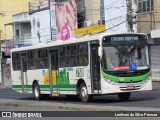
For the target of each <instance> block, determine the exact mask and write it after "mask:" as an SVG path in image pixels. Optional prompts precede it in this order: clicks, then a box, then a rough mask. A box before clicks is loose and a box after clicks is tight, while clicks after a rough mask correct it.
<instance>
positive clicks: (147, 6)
mask: <svg viewBox="0 0 160 120" xmlns="http://www.w3.org/2000/svg"><path fill="white" fill-rule="evenodd" d="M138 9H139V12H140V13H143V12H151V11H154V0H138Z"/></svg>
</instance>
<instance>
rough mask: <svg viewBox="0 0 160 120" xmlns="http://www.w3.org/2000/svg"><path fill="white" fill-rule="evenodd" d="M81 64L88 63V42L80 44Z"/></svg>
mask: <svg viewBox="0 0 160 120" xmlns="http://www.w3.org/2000/svg"><path fill="white" fill-rule="evenodd" d="M79 65H81V66H87V65H88V44H84V43H83V44H81V45H80V46H79Z"/></svg>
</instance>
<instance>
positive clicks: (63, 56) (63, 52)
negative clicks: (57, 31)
mask: <svg viewBox="0 0 160 120" xmlns="http://www.w3.org/2000/svg"><path fill="white" fill-rule="evenodd" d="M59 61H60V62H59V66H60V67H65V65H66V47H65V46H61V47H60V48H59Z"/></svg>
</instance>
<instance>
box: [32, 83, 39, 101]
mask: <svg viewBox="0 0 160 120" xmlns="http://www.w3.org/2000/svg"><path fill="white" fill-rule="evenodd" d="M33 94H34V98H35V100H40V99H41V93H40V87H39V84H38V83H37V82H36V83H35V84H34V86H33Z"/></svg>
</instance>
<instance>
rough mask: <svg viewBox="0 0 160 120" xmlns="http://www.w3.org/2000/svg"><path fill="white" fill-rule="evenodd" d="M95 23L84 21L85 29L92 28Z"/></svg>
mask: <svg viewBox="0 0 160 120" xmlns="http://www.w3.org/2000/svg"><path fill="white" fill-rule="evenodd" d="M92 25H93V23H92V21H91V20H88V21H84V27H89V26H92Z"/></svg>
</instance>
